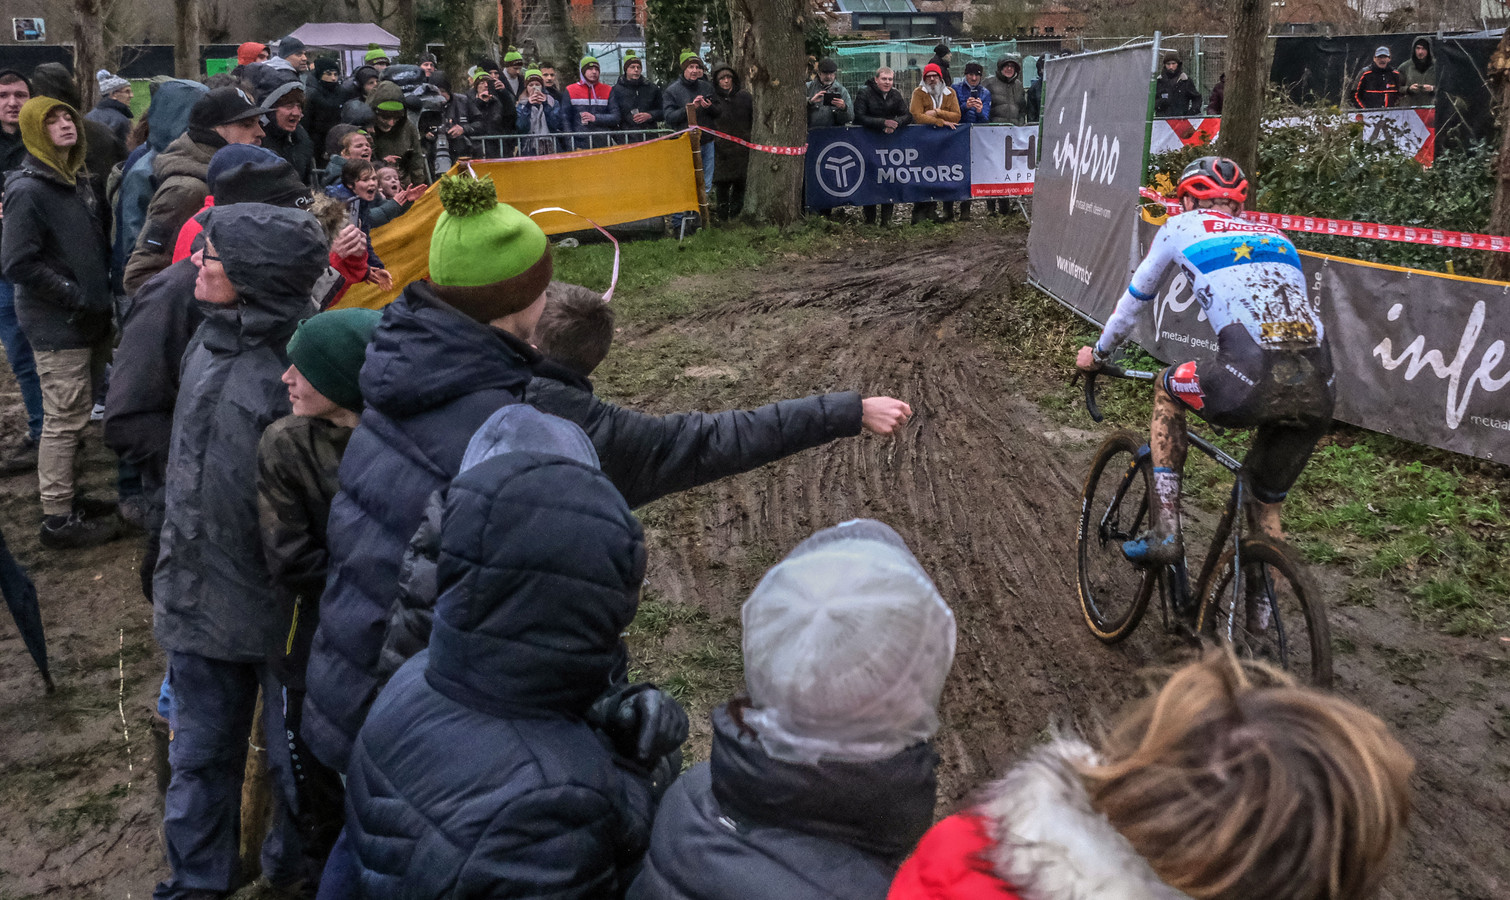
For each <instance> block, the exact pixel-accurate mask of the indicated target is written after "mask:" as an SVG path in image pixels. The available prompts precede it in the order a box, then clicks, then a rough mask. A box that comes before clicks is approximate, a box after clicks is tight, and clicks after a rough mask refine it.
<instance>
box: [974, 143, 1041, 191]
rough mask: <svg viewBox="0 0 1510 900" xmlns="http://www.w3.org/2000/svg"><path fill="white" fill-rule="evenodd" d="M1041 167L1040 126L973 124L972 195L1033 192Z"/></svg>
mask: <svg viewBox="0 0 1510 900" xmlns="http://www.w3.org/2000/svg"><path fill="white" fill-rule="evenodd" d="M1037 168H1038V126H1037V125H971V126H970V196H972V197H1017V196H1026V195H1028V194H1031V193H1033V172H1034V170H1036V169H1037Z"/></svg>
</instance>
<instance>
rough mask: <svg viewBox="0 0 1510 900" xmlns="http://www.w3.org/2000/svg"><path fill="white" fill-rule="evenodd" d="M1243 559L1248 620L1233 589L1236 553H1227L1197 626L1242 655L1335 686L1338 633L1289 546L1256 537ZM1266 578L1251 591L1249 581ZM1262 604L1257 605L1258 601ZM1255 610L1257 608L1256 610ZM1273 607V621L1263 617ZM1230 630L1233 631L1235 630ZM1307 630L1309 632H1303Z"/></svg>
mask: <svg viewBox="0 0 1510 900" xmlns="http://www.w3.org/2000/svg"><path fill="white" fill-rule="evenodd" d="M1239 549H1240V551H1241V553H1242V558H1243V570H1244V574H1243V579H1244V580H1243V582H1242V583H1240V585H1239V594H1240V597H1241V602H1242V604H1243V610H1242V620H1241V621H1234V620H1235V619H1237V616H1236V615H1235V613H1234V610H1233V606H1234V604H1235V603H1236V602H1238V599H1239V598H1237V597H1234V595H1233V593H1232V590H1231V587H1232V577H1233V574H1234V573H1233V565H1232V559H1233V548H1232V545H1231V544H1230V543H1228V544H1227V546H1226V548H1225V549H1224V550H1223V551H1222V556H1221V558H1220V560H1219V561H1218V562H1217V565H1216V566H1215V567H1214V568H1213V569H1212V575H1211V577H1210V580H1209V581H1208V582H1207V583H1206V584H1203V585H1201V591H1200V593H1199V594H1198V596H1200V598H1201V613H1200V620H1199V622H1198V623H1197V627H1198V629H1199V631H1200V633H1201V634H1202V635H1205V636H1207V637H1214V638H1216V639H1218V640H1222V641H1228V640H1230V641H1231V643H1232V645H1233V649H1234V650H1235V651H1237V653H1238V655H1240V656H1247V657H1251V658H1255V659H1259V660H1264V661H1267V662H1271V663H1273V664H1275V665H1278V666H1281V667H1282V668H1284V669H1286V670H1288V671H1290V672H1291V673H1293V674H1294V675H1295V676H1296V677H1298V678H1300V679H1301V680H1303V681H1306V682H1308V683H1309V684H1311V685H1312V686H1314V687H1319V688H1330V687H1331V686H1332V632H1331V627H1330V626H1329V625H1328V624H1327V618H1326V608H1325V606H1324V605H1323V603H1322V602H1321V597H1320V595H1318V594H1317V593H1316V591H1315V589H1314V588H1313V587H1312V585H1311V582H1310V579H1309V578H1307V577H1306V576H1305V574H1304V572H1303V570H1302V568H1301V566H1300V563H1299V562H1298V561H1297V560H1298V557H1297V556H1296V554H1295V551H1294V550H1292V549H1291V548H1290V547H1289V546H1288V545H1286V544H1284V543H1282V542H1280V541H1276V540H1274V539H1273V538H1269V537H1260V536H1250V537H1247V538H1244V539H1243V542H1242V546H1241V547H1240V548H1239ZM1257 577H1262V578H1264V579H1265V582H1264V583H1263V586H1262V587H1258V588H1256V589H1255V591H1256V592H1255V591H1250V590H1249V589H1248V582H1249V581H1250V580H1251V579H1253V578H1257ZM1256 599H1257V600H1262V601H1263V602H1262V604H1253V601H1254V600H1256ZM1250 605H1251V608H1250ZM1264 607H1267V608H1268V609H1267V611H1268V616H1267V617H1265V616H1263V614H1262V613H1263V608H1264ZM1229 626H1230V627H1229ZM1301 629H1303V633H1302V631H1301Z"/></svg>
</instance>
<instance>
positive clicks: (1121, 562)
mask: <svg viewBox="0 0 1510 900" xmlns="http://www.w3.org/2000/svg"><path fill="white" fill-rule="evenodd" d="M1141 447H1142V442H1141V441H1139V440H1138V439H1137V438H1135V437H1133V436H1132V435H1131V434H1128V433H1127V432H1118V433H1117V434H1114V435H1112V436H1111V437H1109V438H1107V439H1106V441H1105V442H1104V443H1103V444H1102V445H1101V449H1100V450H1098V451H1096V458H1095V460H1094V461H1093V462H1092V463H1091V470H1090V474H1089V475H1087V476H1086V479H1085V489H1084V490H1083V491H1082V492H1081V494H1080V527H1079V530H1078V532H1077V536H1076V563H1077V566H1076V567H1077V570H1078V575H1079V577H1078V579H1077V589H1078V592H1079V595H1080V612H1081V614H1082V615H1083V616H1084V617H1085V624H1086V626H1087V627H1088V628H1090V630H1091V634H1094V635H1095V636H1096V637H1097V638H1099V639H1100V640H1102V641H1104V642H1105V643H1108V644H1115V643H1117V642H1118V641H1121V640H1123V639H1124V638H1126V637H1127V636H1128V635H1129V634H1132V632H1133V630H1134V629H1136V628H1137V627H1138V623H1139V622H1141V621H1142V620H1143V613H1144V612H1145V611H1146V610H1147V609H1148V599H1149V597H1150V596H1152V594H1153V586H1154V581H1155V579H1156V578H1157V577H1158V576H1157V575H1156V574H1155V573H1154V572H1153V570H1151V569H1140V568H1138V567H1137V566H1134V565H1133V564H1132V563H1131V562H1129V561H1128V560H1127V559H1126V557H1124V556H1123V555H1122V542H1123V541H1124V540H1130V539H1132V538H1134V537H1137V535H1138V532H1140V531H1142V530H1144V529H1146V528H1147V527H1148V515H1149V511H1148V502H1149V497H1151V496H1152V495H1153V475H1152V472H1151V470H1150V467H1149V463H1148V460H1147V459H1146V458H1145V459H1142V460H1139V459H1138V450H1139V449H1140V448H1141Z"/></svg>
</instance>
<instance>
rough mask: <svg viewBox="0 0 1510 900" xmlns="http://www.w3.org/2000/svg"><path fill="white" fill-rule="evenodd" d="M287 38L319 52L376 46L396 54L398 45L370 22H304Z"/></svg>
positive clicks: (391, 37)
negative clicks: (294, 39)
mask: <svg viewBox="0 0 1510 900" xmlns="http://www.w3.org/2000/svg"><path fill="white" fill-rule="evenodd" d="M289 37H292V38H298V39H299V40H301V41H303V42H304V44H305V46H307V47H316V48H319V49H321V50H347V51H353V50H362V51H365V50H366V49H367V46H368V45H369V44H377V45H378V46H379V47H382V48H383V49H384V50H388V51H393V52H397V51H398V44H399V41H398V38H396V37H394V36H393V35H392V34H389V33H388V32H387V31H385V30H384V29H382V28H379V27H378V26H376V25H373V24H372V23H370V22H306V23H305V24H303V25H300V26H299V27H298V29H297V30H295V31H294V32H293V34H290V35H289Z"/></svg>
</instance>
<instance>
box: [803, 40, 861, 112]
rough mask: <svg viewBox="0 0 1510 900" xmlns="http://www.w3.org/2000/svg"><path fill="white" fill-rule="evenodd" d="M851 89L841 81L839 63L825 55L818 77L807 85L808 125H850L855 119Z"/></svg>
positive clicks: (819, 63) (820, 61)
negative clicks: (850, 95) (850, 96)
mask: <svg viewBox="0 0 1510 900" xmlns="http://www.w3.org/2000/svg"><path fill="white" fill-rule="evenodd" d="M854 116H855V113H854V103H853V102H852V101H851V100H850V98H849V90H848V89H847V88H845V87H844V85H842V84H840V83H839V65H838V63H835V62H834V61H833V60H832V59H829V58H828V57H824V58H823V59H821V60H819V61H818V77H817V78H816V79H814V80H813V81H810V82H808V85H807V127H809V128H825V127H828V126H832V125H848V124H849V123H850V122H851V121H852V120H853V119H854Z"/></svg>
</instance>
